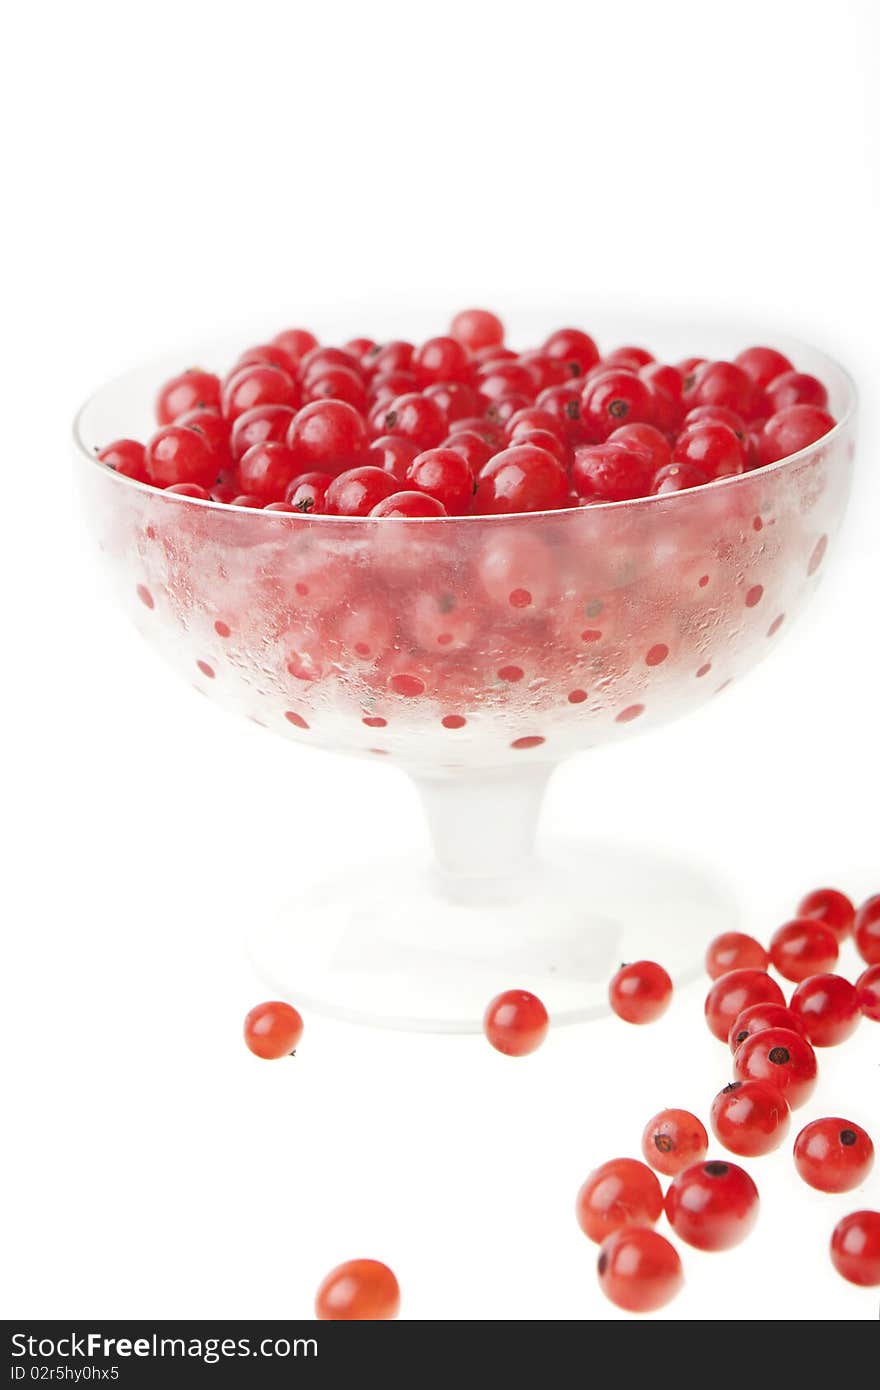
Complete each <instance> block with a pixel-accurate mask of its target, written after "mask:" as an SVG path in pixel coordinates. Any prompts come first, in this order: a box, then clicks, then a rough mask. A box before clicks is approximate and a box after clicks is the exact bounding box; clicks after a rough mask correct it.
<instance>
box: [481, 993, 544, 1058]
mask: <svg viewBox="0 0 880 1390" xmlns="http://www.w3.org/2000/svg"><path fill="white" fill-rule="evenodd" d="M549 1026H550V1019H549V1017H548V1016H547V1010H546V1009H545V1008H544V1005H543V1004H542V1003H541V1001H540V999H538V998H537V996H536V995H534V994H529V992H528V990H525V989H508V990H505V991H504V993H503V994H497V995H496V996H495V998H494V999H493V1000H492V1001H491V1002H490V1003H489V1005H488V1007H487V1009H486V1012H485V1014H484V1015H483V1032H484V1033H485V1034H486V1037H487V1038H488V1039H489V1042H490V1043H491V1044H492V1046H493V1047H494V1048H495V1051H496V1052H503V1053H504V1055H505V1057H525V1056H526V1055H527V1054H528V1053H529V1052H534V1051H535V1049H536V1048H538V1047H540V1046H541V1043H542V1042H543V1041H544V1039H545V1038H546V1036H547V1029H548V1028H549Z"/></svg>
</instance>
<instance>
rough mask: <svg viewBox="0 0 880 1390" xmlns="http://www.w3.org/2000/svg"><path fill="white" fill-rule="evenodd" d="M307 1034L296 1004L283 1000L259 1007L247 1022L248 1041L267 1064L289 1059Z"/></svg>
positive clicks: (245, 1034) (245, 1030)
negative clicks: (279, 1058)
mask: <svg viewBox="0 0 880 1390" xmlns="http://www.w3.org/2000/svg"><path fill="white" fill-rule="evenodd" d="M302 1033H303V1021H302V1018H301V1017H300V1015H299V1013H298V1012H297V1010H296V1009H295V1008H294V1007H293V1005H292V1004H285V1003H284V1002H283V1001H282V1000H280V999H272V1000H269V1001H268V1002H267V1003H265V1004H257V1005H256V1006H255V1007H254V1008H253V1009H251V1011H250V1013H249V1014H248V1015H247V1017H246V1018H245V1021H244V1040H245V1042H246V1043H247V1045H248V1047H249V1048H250V1050H251V1052H253V1053H254V1055H255V1056H257V1057H262V1058H264V1060H265V1061H274V1060H275V1059H276V1058H277V1057H289V1056H290V1055H291V1053H293V1052H294V1050H295V1049H296V1047H297V1045H298V1044H299V1040H300V1038H301V1037H302Z"/></svg>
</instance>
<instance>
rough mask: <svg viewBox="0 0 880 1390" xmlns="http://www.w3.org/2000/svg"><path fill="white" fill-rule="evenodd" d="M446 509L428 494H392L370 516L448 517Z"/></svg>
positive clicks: (378, 504) (377, 505) (379, 503)
mask: <svg viewBox="0 0 880 1390" xmlns="http://www.w3.org/2000/svg"><path fill="white" fill-rule="evenodd" d="M446 515H447V512H446V508H445V507H444V505H443V503H442V502H438V500H437V498H436V497H429V496H428V494H427V493H426V492H392V493H391V495H390V496H389V497H386V498H385V499H384V501H382V502H378V503H377V504H376V506H375V507H374V508H373V510H372V511H371V512H370V516H398V517H425V516H446Z"/></svg>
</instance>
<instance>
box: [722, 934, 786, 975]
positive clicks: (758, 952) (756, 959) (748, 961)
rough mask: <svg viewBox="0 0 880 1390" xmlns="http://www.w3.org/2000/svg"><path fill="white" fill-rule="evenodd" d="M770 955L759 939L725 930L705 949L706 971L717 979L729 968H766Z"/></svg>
mask: <svg viewBox="0 0 880 1390" xmlns="http://www.w3.org/2000/svg"><path fill="white" fill-rule="evenodd" d="M769 968H770V957H769V955H768V954H767V952H766V951H765V950H764V947H763V946H762V945H761V943H760V941H756V940H755V938H754V937H753V936H746V935H745V933H744V932H739V931H726V932H722V933H721V935H720V936H716V937H715V939H714V941H710V943H709V946H708V948H707V950H706V972H707V974H708V975H709V978H710V979H712V980H717V979H718V978H719V976H720V975H726V974H727V972H728V971H729V970H768V969H769Z"/></svg>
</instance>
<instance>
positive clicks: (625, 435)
mask: <svg viewBox="0 0 880 1390" xmlns="http://www.w3.org/2000/svg"><path fill="white" fill-rule="evenodd" d="M608 443H609V444H623V445H625V446H626V447H627V448H630V449H636V450H638V451H639V452H641V453H645V454H648V455H649V457H650V459H651V464H652V466H653V469H654V472H655V473H658V472H659V471H660V469H661V468H665V467H666V466H667V465H668V464H670V463H671V462H672V450H671V449H670V447H669V440H668V439H667V438H666V435H665V434H662V433H661V431H660V430H658V429H657V428H656V426H655V425H644V424H635V425H621V426H620V428H619V429H616V430H613V431H612V432H611V434H609V436H608Z"/></svg>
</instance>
